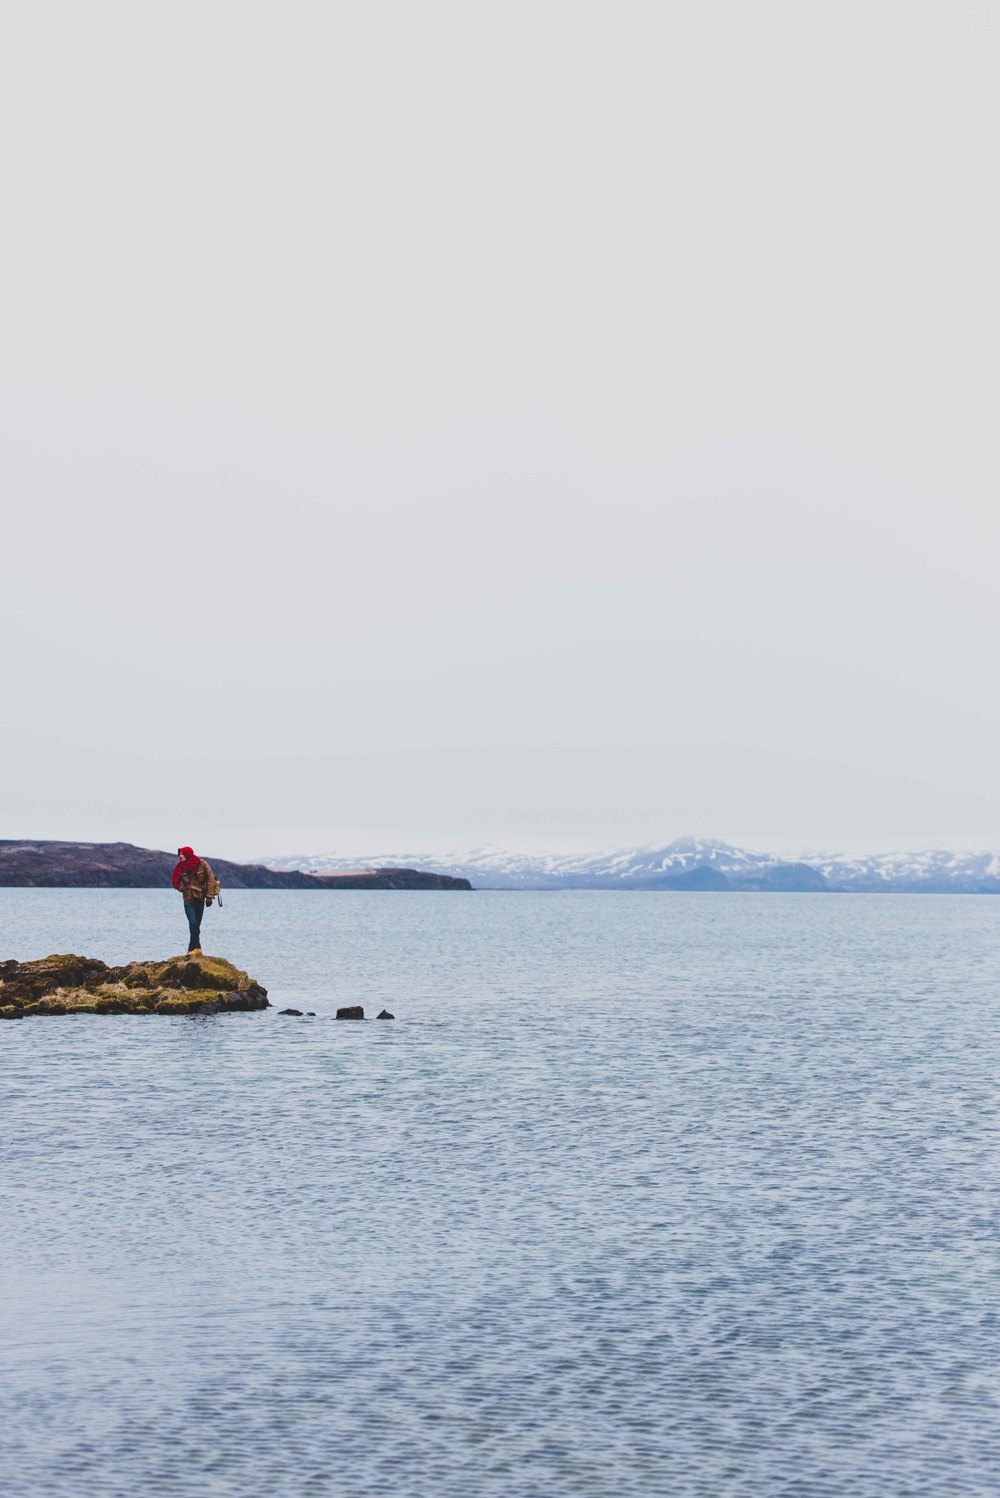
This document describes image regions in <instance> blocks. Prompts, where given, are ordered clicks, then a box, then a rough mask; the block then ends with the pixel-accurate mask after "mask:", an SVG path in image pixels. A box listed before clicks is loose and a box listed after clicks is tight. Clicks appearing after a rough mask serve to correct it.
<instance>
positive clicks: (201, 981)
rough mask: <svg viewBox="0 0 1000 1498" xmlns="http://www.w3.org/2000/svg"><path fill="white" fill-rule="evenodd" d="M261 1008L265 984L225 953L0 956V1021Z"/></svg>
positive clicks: (200, 1012) (212, 1011) (265, 993)
mask: <svg viewBox="0 0 1000 1498" xmlns="http://www.w3.org/2000/svg"><path fill="white" fill-rule="evenodd" d="M267 1007H268V1003H267V990H266V989H264V988H262V987H261V986H260V984H259V983H255V982H254V980H253V979H252V978H251V977H250V976H249V974H248V973H244V972H242V971H241V970H240V969H239V968H238V967H234V966H233V964H232V963H231V962H227V961H226V959H225V958H224V957H188V956H184V957H171V958H169V959H168V960H167V961H166V962H130V963H128V964H127V966H125V967H108V965H107V964H106V963H104V962H100V961H99V960H98V959H97V958H95V957H77V956H75V955H74V954H71V953H70V954H57V955H54V956H51V957H42V958H39V959H38V960H37V961H35V962H0V1019H22V1018H26V1017H27V1016H29V1015H52V1014H219V1013H222V1012H224V1011H226V1010H233V1009H236V1010H239V1009H244V1010H245V1009H266V1008H267Z"/></svg>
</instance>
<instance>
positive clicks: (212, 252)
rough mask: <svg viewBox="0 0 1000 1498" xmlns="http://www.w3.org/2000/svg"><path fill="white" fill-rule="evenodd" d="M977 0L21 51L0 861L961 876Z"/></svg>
mask: <svg viewBox="0 0 1000 1498" xmlns="http://www.w3.org/2000/svg"><path fill="white" fill-rule="evenodd" d="M998 65H1000V6H998V5H997V4H996V3H992V0H968V3H963V0H836V3H833V0H829V3H826V0H822V3H820V0H817V3H803V0H788V3H782V0H755V3H753V4H747V3H745V0H733V3H725V0H722V3H720V0H684V3H679V0H677V3H670V0H659V3H656V4H644V3H630V0H614V3H611V0H607V3H600V4H594V3H586V0H569V3H563V0H530V3H521V0H504V3H502V4H500V3H476V0H471V3H470V0H461V3H449V4H443V3H437V0H421V3H419V4H413V3H402V4H388V3H380V0H364V3H361V0H356V3H352V4H332V3H328V4H315V5H304V4H296V3H294V0H292V3H289V0H282V3H281V4H278V3H267V4H253V3H246V0H241V3H238V4H220V3H213V0H199V3H197V4H191V3H177V0H174V3H172V4H170V5H165V4H160V5H136V4H134V3H133V0H124V3H120V4H108V3H101V0H90V3H88V4H86V5H80V4H77V3H72V4H53V3H45V0H35V3H32V4H27V3H25V4H20V5H15V6H12V7H9V8H8V10H7V12H6V16H5V21H4V29H3V45H2V48H0V124H2V128H3V136H4V140H5V142H6V151H5V158H6V159H5V176H4V189H3V196H4V215H3V217H4V231H3V236H2V240H0V262H2V268H3V270H2V274H3V283H2V284H3V309H2V312H3V315H2V326H0V413H2V414H0V443H2V450H0V460H2V485H3V495H4V522H3V533H2V534H3V543H4V544H3V548H2V557H3V561H2V569H0V614H2V627H3V660H4V671H3V689H2V693H0V717H2V720H3V724H2V742H3V759H4V773H3V775H2V777H0V836H4V837H21V836H24V837H68V838H87V839H99V840H118V839H122V840H127V841H131V842H137V843H143V844H147V845H152V846H158V847H165V848H174V847H176V846H177V845H178V843H181V842H185V843H187V842H190V843H192V844H193V845H194V846H195V847H197V848H200V849H203V850H204V851H206V852H208V853H213V852H214V853H216V854H219V855H230V856H234V857H243V856H250V855H256V854H265V855H266V854H268V853H272V854H280V853H286V854H287V853H295V852H313V853H315V852H322V851H331V852H345V853H351V854H353V853H363V852H365V851H366V850H367V851H372V850H374V849H378V850H383V851H390V850H391V849H392V848H393V847H397V848H426V849H428V850H443V849H448V848H454V847H462V846H470V845H473V844H479V843H484V842H492V843H498V844H501V845H505V846H509V847H512V848H552V849H583V848H588V847H599V846H607V845H611V844H622V845H624V844H630V843H635V842H643V843H648V842H657V841H667V840H669V839H670V838H672V837H674V836H676V835H679V834H682V833H699V834H706V835H717V836H724V837H728V838H731V839H733V840H735V841H740V840H742V841H745V842H749V843H751V844H755V845H758V846H767V845H769V844H772V845H781V846H793V845H801V846H803V847H805V846H817V845H827V846H858V845H861V844H864V845H866V846H885V847H888V846H891V845H894V844H903V843H910V844H912V843H914V842H920V841H923V842H927V843H940V842H949V841H951V842H964V843H973V842H978V843H982V842H989V841H991V840H992V841H996V842H997V843H1000V778H998V767H1000V716H998V706H997V625H998V610H1000V604H998V597H1000V594H998V587H997V563H998V541H1000V506H998V482H997V481H998V477H1000V458H998V450H997V410H998V394H1000V391H998V379H997V360H998V355H997V350H998V348H1000V326H998V322H1000V318H998V309H1000V297H998V290H997V287H998V270H997V267H998V265H1000V243H998V240H1000V234H998V216H997V194H996V150H997V140H998V138H1000V76H998V73H1000V66H998Z"/></svg>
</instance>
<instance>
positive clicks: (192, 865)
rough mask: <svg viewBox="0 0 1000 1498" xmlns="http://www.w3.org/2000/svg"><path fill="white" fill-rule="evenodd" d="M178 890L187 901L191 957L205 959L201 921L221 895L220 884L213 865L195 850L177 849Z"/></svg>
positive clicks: (176, 874) (176, 873)
mask: <svg viewBox="0 0 1000 1498" xmlns="http://www.w3.org/2000/svg"><path fill="white" fill-rule="evenodd" d="M172 879H173V886H174V889H176V890H180V892H181V895H182V896H183V899H184V914H185V915H186V916H187V919H188V932H189V940H188V955H189V956H190V957H200V956H201V918H202V916H203V915H204V914H205V906H206V905H211V903H212V901H213V900H214V899H215V897H216V895H217V894H218V892H219V881H218V879H216V877H215V874H214V873H213V872H212V866H211V864H209V863H206V862H205V860H204V859H203V858H199V857H198V855H197V854H196V853H195V851H194V849H193V848H178V849H177V867H176V868H175V869H174V872H173V876H172Z"/></svg>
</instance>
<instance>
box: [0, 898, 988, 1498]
mask: <svg viewBox="0 0 1000 1498" xmlns="http://www.w3.org/2000/svg"><path fill="white" fill-rule="evenodd" d="M224 900H225V906H224V909H223V910H221V911H218V910H216V909H213V910H211V911H209V912H208V913H207V914H206V918H205V925H204V928H203V937H204V945H205V950H206V951H207V952H212V953H220V954H223V955H225V956H227V957H230V958H231V959H232V960H233V961H234V962H235V963H236V964H237V965H238V966H240V967H243V968H246V969H247V970H248V971H249V972H250V973H251V974H252V975H253V976H254V977H255V978H257V979H258V980H259V981H260V982H262V983H263V984H264V985H265V987H266V988H267V989H268V990H269V993H270V997H271V1000H272V1003H273V1004H274V1005H275V1006H276V1007H275V1008H274V1009H271V1010H267V1011H264V1012H262V1013H257V1014H228V1015H218V1016H214V1017H204V1018H196V1017H177V1018H161V1017H156V1016H151V1017H131V1016H128V1017H126V1016H91V1015H87V1016H78V1017H75V1018H71V1019H43V1018H38V1019H29V1020H23V1021H17V1022H12V1023H7V1024H3V1025H0V1091H2V1108H3V1112H2V1119H3V1126H2V1138H0V1157H2V1182H0V1230H2V1241H3V1252H2V1255H0V1447H2V1448H3V1456H2V1470H3V1473H4V1478H3V1481H4V1482H5V1483H6V1487H5V1492H8V1493H10V1494H13V1495H22V1494H24V1495H46V1498H47V1495H52V1498H56V1495H67V1498H69V1495H72V1498H79V1495H81V1494H86V1495H88V1498H96V1495H99V1498H103V1495H129V1498H131V1495H135V1494H142V1495H144V1498H145V1495H157V1494H166V1495H172V1498H173V1495H176V1498H200V1495H206V1498H208V1495H212V1498H215V1495H218V1498H223V1495H232V1498H237V1495H239V1498H258V1495H260V1498H264V1495H269V1498H270V1495H274V1494H280V1495H282V1498H299V1495H302V1498H305V1495H314V1494H315V1495H319V1494H328V1493H330V1494H334V1493H336V1494H347V1495H362V1494H400V1495H407V1498H410V1495H419V1498H423V1495H449V1498H450V1495H455V1498H459V1495H461V1498H468V1495H480V1494H482V1495H490V1498H492V1495H496V1498H501V1495H503V1498H509V1495H518V1498H520V1495H525V1498H526V1495H538V1498H550V1495H556V1498H558V1495H574V1498H575V1495H589V1494H595V1495H598V1494H600V1495H605V1494H607V1495H625V1498H631V1495H640V1494H641V1495H646V1494H659V1493H663V1494H671V1495H678V1494H679V1495H687V1494H690V1495H698V1498H701V1495H704V1498H728V1495H747V1498H750V1495H754V1498H761V1495H766V1498H770V1495H783V1498H784V1495H788V1498H791V1495H798V1498H824V1495H838V1498H839V1495H845V1498H846V1495H850V1498H885V1495H887V1494H891V1495H907V1494H913V1495H926V1494H929V1493H935V1494H936V1493H948V1494H955V1495H963V1494H969V1495H973V1494H983V1495H985V1494H992V1493H994V1492H995V1491H996V1486H997V1481H998V1477H997V1462H998V1458H1000V1353H998V1348H1000V1341H998V1332H1000V1316H998V1309H997V1287H998V1268H1000V1262H998V1236H997V1228H998V1212H997V1185H998V1175H1000V1165H998V1162H1000V1151H998V1143H1000V1141H998V1123H997V1120H998V1116H1000V1114H998V1104H1000V1081H998V1078H1000V1039H998V1035H1000V1031H998V1026H997V1010H998V992H1000V973H998V963H997V956H998V950H1000V943H998V939H997V932H998V922H1000V901H996V900H991V899H989V898H986V897H980V898H976V897H959V896H952V897H933V896H923V897H921V896H839V897H838V896H823V895H815V896H814V895H712V894H656V893H653V894H640V893H590V892H587V893H562V892H561V893H545V894H525V893H499V892H497V893H487V892H477V893H473V894H453V893H445V894H442V893H423V892H420V893H403V892H400V893H395V892H392V893H389V892H384V893H383V892H376V893H371V892H359V893H353V892H347V891H341V892H326V891H316V892H312V891H308V892H290V891H280V892H270V891H232V892H231V893H228V894H226V893H224ZM185 945H186V926H185V922H184V918H183V914H182V911H181V905H180V900H179V899H178V898H177V897H176V896H174V895H173V894H172V892H170V891H165V892H162V893H161V892H159V891H152V890H121V891H116V890H27V889H24V890H22V889H18V890H0V958H6V957H18V958H21V959H25V958H28V957H37V956H43V955H46V954H48V953H50V952H69V951H76V952H81V953H86V954H88V955H92V956H98V957H103V958H104V959H105V960H107V961H109V962H124V961H128V960H131V959H134V958H152V957H159V956H166V955H169V954H171V953H173V952H177V951H180V950H182V949H183V947H184V946H185ZM349 1003H361V1004H363V1005H364V1006H365V1010H366V1013H367V1014H368V1015H369V1016H373V1015H375V1014H376V1013H377V1012H378V1011H379V1009H381V1008H382V1007H383V1005H384V1006H387V1007H388V1008H389V1009H390V1010H391V1011H392V1012H393V1013H394V1014H395V1015H396V1019H395V1021H393V1022H392V1023H389V1022H382V1023H375V1022H373V1023H365V1024H345V1023H337V1022H336V1021H335V1020H334V1018H333V1015H334V1012H335V1010H336V1008H337V1007H338V1006H339V1005H343V1004H349ZM285 1005H294V1006H295V1007H298V1008H301V1009H313V1010H315V1011H316V1017H315V1018H314V1019H307V1018H302V1019H294V1018H289V1017H284V1016H281V1015H279V1014H278V1013H277V1008H278V1007H283V1006H285Z"/></svg>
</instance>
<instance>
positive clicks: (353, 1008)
mask: <svg viewBox="0 0 1000 1498" xmlns="http://www.w3.org/2000/svg"><path fill="white" fill-rule="evenodd" d="M364 1017H365V1011H364V1010H363V1009H362V1007H361V1005H360V1004H350V1005H348V1007H347V1008H346V1009H338V1010H337V1018H338V1019H364Z"/></svg>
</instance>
